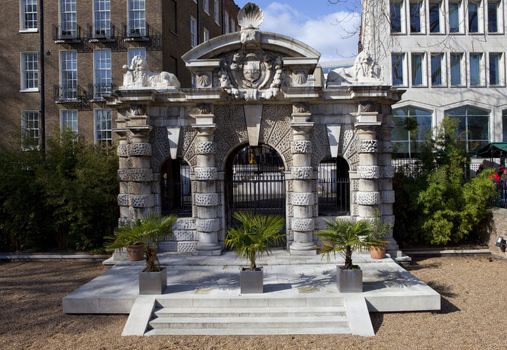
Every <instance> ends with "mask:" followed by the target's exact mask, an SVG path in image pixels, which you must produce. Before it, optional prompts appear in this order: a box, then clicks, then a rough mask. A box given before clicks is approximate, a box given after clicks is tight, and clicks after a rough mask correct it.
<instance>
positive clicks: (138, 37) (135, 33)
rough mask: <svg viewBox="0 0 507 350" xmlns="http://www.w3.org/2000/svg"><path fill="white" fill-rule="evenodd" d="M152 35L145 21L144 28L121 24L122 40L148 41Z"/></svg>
mask: <svg viewBox="0 0 507 350" xmlns="http://www.w3.org/2000/svg"><path fill="white" fill-rule="evenodd" d="M152 36H153V33H152V31H151V28H150V25H149V24H148V23H145V26H144V28H130V27H129V26H128V25H127V24H123V40H125V41H150V40H151V37H152Z"/></svg>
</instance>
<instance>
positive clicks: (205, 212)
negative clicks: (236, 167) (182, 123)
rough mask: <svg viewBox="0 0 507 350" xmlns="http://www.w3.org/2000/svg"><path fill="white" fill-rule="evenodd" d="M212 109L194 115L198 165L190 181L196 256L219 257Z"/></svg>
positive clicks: (206, 107) (203, 107)
mask: <svg viewBox="0 0 507 350" xmlns="http://www.w3.org/2000/svg"><path fill="white" fill-rule="evenodd" d="M211 108H212V106H211V105H199V106H197V108H196V113H195V114H191V117H193V118H195V125H194V126H193V127H194V128H196V129H197V140H196V143H195V153H196V155H197V165H196V167H195V168H194V175H193V179H192V181H194V183H195V184H196V186H195V188H196V191H195V193H194V194H193V200H194V203H193V204H194V205H195V207H196V216H197V217H196V221H195V225H196V233H197V237H198V242H197V248H196V254H198V255H220V254H222V247H221V245H220V244H219V243H218V233H219V232H220V229H221V227H220V226H221V224H220V218H219V205H220V196H219V194H218V192H217V174H218V172H217V168H216V165H215V153H216V145H215V141H214V132H215V128H216V126H215V124H214V122H213V121H214V117H215V116H214V114H213V113H212V111H211Z"/></svg>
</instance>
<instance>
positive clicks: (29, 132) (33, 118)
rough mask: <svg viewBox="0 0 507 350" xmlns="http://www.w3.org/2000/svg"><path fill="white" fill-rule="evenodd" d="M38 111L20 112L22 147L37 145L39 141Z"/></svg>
mask: <svg viewBox="0 0 507 350" xmlns="http://www.w3.org/2000/svg"><path fill="white" fill-rule="evenodd" d="M39 127H40V121H39V112H37V111H23V113H22V114H21V137H22V144H23V147H34V146H35V147H37V146H39V141H40V130H39Z"/></svg>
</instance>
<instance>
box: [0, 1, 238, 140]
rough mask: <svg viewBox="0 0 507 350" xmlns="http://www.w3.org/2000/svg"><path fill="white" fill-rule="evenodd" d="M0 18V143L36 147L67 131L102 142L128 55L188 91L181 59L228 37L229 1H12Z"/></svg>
mask: <svg viewBox="0 0 507 350" xmlns="http://www.w3.org/2000/svg"><path fill="white" fill-rule="evenodd" d="M3 5H4V6H3V11H2V12H1V13H0V18H1V20H2V23H4V27H3V28H2V30H1V31H0V43H1V44H0V45H2V48H1V55H0V67H1V69H0V81H1V84H0V96H1V98H0V120H1V121H2V122H1V123H0V132H1V133H2V135H4V138H3V139H2V141H0V142H2V143H6V142H11V141H13V140H14V141H15V142H19V139H20V136H21V137H23V138H24V139H25V142H29V143H35V144H40V143H42V142H43V141H44V140H45V139H46V138H47V137H48V136H51V135H53V134H54V133H55V132H58V131H59V130H62V128H70V129H72V130H73V131H76V132H78V133H79V134H80V135H82V136H83V137H84V138H85V140H87V141H88V142H102V141H110V140H111V137H112V132H111V130H112V128H113V127H114V125H113V124H114V118H113V117H112V112H111V110H110V109H108V108H106V106H105V103H104V97H105V96H107V95H109V94H110V93H111V92H112V91H113V90H114V89H115V87H116V86H118V85H121V82H122V81H121V79H122V74H123V69H122V66H123V65H125V64H127V62H129V61H130V58H131V57H133V56H134V55H143V56H145V57H146V59H147V61H148V63H149V65H150V68H151V69H152V70H154V71H160V70H165V71H169V72H171V73H174V74H176V75H177V76H178V78H179V80H180V82H181V84H182V87H191V76H190V72H189V71H188V70H186V68H185V65H184V62H183V61H182V60H181V55H182V54H183V53H185V52H187V51H188V50H190V49H191V48H192V47H193V46H196V45H198V44H200V43H202V42H204V41H206V40H208V39H209V38H212V37H215V36H218V35H221V34H224V33H228V32H233V31H236V29H237V23H236V21H237V20H236V17H237V13H238V11H239V8H238V7H237V5H236V4H235V3H234V1H233V0H12V1H6V2H5V4H3Z"/></svg>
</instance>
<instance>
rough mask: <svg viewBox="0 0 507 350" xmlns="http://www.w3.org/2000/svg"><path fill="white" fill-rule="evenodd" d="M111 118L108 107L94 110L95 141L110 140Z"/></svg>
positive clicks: (109, 141)
mask: <svg viewBox="0 0 507 350" xmlns="http://www.w3.org/2000/svg"><path fill="white" fill-rule="evenodd" d="M112 131H113V118H112V111H111V110H110V109H97V110H95V135H96V140H97V142H107V143H111V141H112V139H113V138H112Z"/></svg>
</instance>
